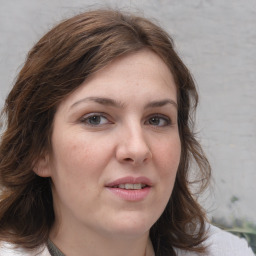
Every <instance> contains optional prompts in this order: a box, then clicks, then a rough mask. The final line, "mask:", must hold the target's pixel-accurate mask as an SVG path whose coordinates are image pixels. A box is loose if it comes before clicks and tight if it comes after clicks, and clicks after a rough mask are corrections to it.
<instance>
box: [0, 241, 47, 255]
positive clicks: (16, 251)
mask: <svg viewBox="0 0 256 256" xmlns="http://www.w3.org/2000/svg"><path fill="white" fill-rule="evenodd" d="M0 255H1V256H50V253H49V251H48V249H47V247H46V246H42V247H40V248H39V249H36V250H26V249H23V248H20V247H16V246H15V245H13V244H10V243H7V242H0Z"/></svg>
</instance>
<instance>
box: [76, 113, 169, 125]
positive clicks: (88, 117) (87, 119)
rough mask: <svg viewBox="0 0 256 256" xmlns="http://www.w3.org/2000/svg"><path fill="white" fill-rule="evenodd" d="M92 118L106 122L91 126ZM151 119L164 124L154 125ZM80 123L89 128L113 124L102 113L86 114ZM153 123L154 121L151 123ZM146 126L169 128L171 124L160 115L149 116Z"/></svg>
mask: <svg viewBox="0 0 256 256" xmlns="http://www.w3.org/2000/svg"><path fill="white" fill-rule="evenodd" d="M92 118H100V119H101V120H100V121H102V118H104V119H106V120H107V122H106V123H103V124H100V123H98V124H92V123H90V120H92ZM153 119H155V121H159V122H160V123H161V122H164V124H162V125H154V124H152V123H150V122H152V121H153ZM80 121H81V122H82V123H84V124H86V125H89V126H92V127H101V126H103V125H108V124H113V123H112V122H111V121H110V120H109V118H108V117H106V114H104V113H91V114H88V115H85V116H83V117H82V118H81V120H80ZM153 122H154V121H153ZM145 124H146V125H151V126H153V127H155V128H161V127H166V126H170V125H171V124H172V122H171V119H170V118H169V117H167V116H165V115H162V114H153V115H151V116H149V117H148V118H147V120H146V122H145Z"/></svg>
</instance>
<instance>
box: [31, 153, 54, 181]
mask: <svg viewBox="0 0 256 256" xmlns="http://www.w3.org/2000/svg"><path fill="white" fill-rule="evenodd" d="M50 169H51V168H50V159H49V156H48V155H45V156H42V157H40V158H39V159H38V160H37V162H36V163H35V164H34V167H33V171H34V172H35V173H36V174H37V175H38V176H40V177H50V176H51V171H50Z"/></svg>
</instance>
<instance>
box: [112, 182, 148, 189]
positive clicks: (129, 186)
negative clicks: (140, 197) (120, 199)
mask: <svg viewBox="0 0 256 256" xmlns="http://www.w3.org/2000/svg"><path fill="white" fill-rule="evenodd" d="M117 187H118V188H122V189H142V188H145V187H146V185H145V184H141V183H138V184H131V183H126V184H120V185H118V186H117Z"/></svg>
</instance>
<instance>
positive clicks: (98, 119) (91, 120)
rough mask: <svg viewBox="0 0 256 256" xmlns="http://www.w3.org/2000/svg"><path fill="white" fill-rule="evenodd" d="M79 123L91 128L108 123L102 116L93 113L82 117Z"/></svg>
mask: <svg viewBox="0 0 256 256" xmlns="http://www.w3.org/2000/svg"><path fill="white" fill-rule="evenodd" d="M81 122H82V123H85V124H87V125H91V126H101V125H104V124H108V123H110V121H109V120H108V119H107V118H106V117H105V116H104V115H102V114H95V113H93V114H89V115H86V116H84V117H83V118H82V119H81Z"/></svg>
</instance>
